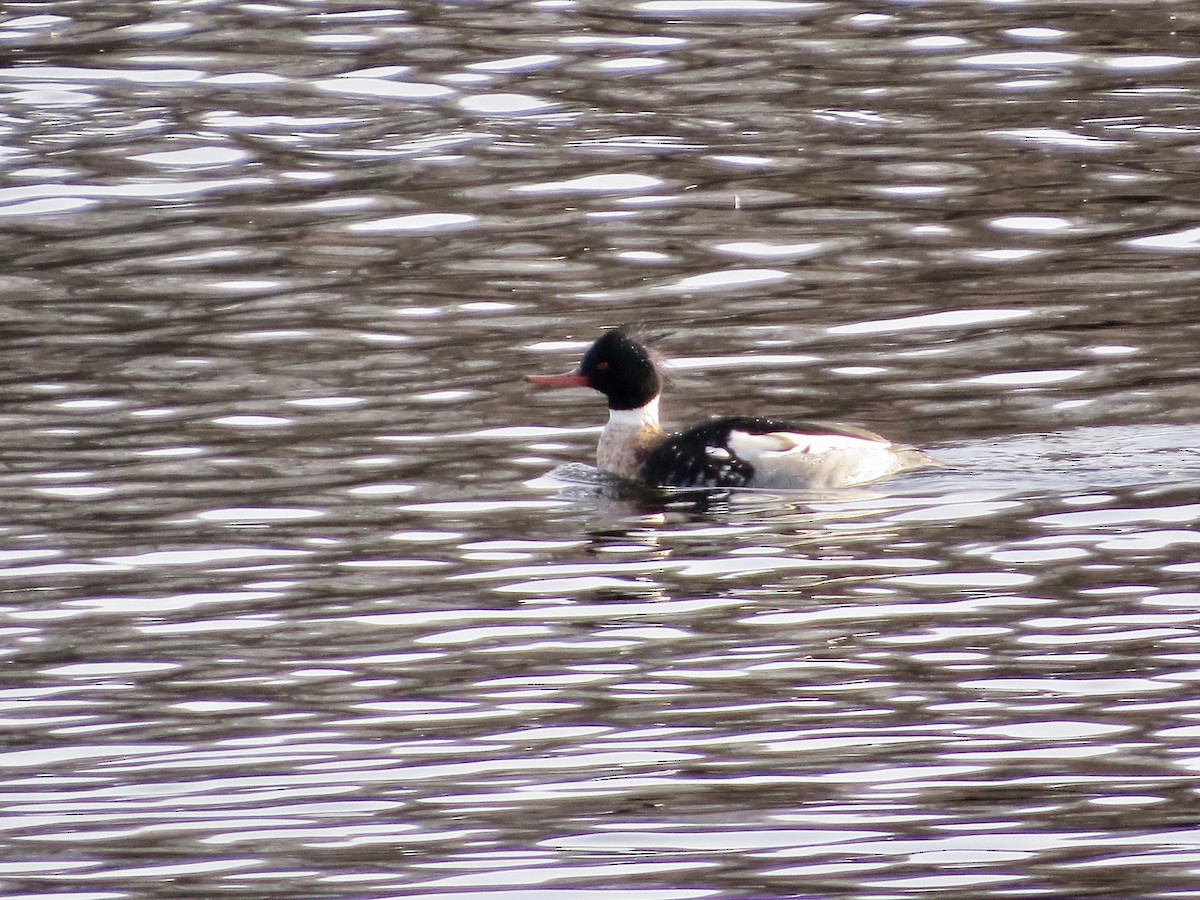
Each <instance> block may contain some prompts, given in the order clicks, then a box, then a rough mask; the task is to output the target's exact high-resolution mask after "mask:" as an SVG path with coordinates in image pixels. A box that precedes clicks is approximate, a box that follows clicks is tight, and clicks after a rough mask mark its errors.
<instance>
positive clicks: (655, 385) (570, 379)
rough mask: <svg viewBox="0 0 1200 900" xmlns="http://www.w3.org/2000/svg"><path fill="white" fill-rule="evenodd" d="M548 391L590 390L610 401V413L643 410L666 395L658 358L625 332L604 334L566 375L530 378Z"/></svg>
mask: <svg viewBox="0 0 1200 900" xmlns="http://www.w3.org/2000/svg"><path fill="white" fill-rule="evenodd" d="M525 380H526V381H528V382H530V383H531V384H540V385H543V386H546V387H590V388H592V389H593V390H597V391H599V392H600V393H602V394H603V395H604V396H605V397H607V398H608V408H609V409H641V408H642V407H643V406H645V405H646V404H647V403H649V402H650V401H651V400H653V399H654V398H655V397H657V396H658V395H659V393H661V392H662V378H661V376H660V375H659V373H658V366H657V365H656V364H655V362H654V358H653V357H652V356H651V355H650V351H649V350H647V349H646V348H645V347H644V346H643V345H642V344H641V343H640V342H639V341H636V340H634V339H633V338H632V337H630V335H629V333H628V332H627V331H626V330H625V329H624V328H623V327H622V328H614V329H612V330H611V331H607V332H605V333H604V334H602V335H601V336H600V337H599V339H597V341H596V342H595V343H594V344H592V346H591V347H589V348H588V350H587V352H586V353H585V354H583V360H582V361H581V362H580V363H579V368H578V369H576V370H575V371H574V372H570V373H568V374H566V375H527V376H526V377H525Z"/></svg>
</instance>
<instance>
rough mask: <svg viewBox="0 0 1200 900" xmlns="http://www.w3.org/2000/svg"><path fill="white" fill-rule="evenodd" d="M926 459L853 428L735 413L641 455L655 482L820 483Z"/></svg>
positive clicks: (883, 472)
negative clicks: (736, 415) (736, 414)
mask: <svg viewBox="0 0 1200 900" xmlns="http://www.w3.org/2000/svg"><path fill="white" fill-rule="evenodd" d="M931 463H932V460H930V459H929V457H927V456H925V454H923V453H921V452H920V451H918V450H914V449H913V448H911V447H906V446H903V445H899V444H893V443H892V442H890V441H889V440H887V439H886V438H884V437H881V436H880V435H877V434H875V433H873V432H870V431H866V430H863V429H860V428H853V427H850V426H846V425H835V424H830V423H826V422H787V421H783V420H781V419H767V418H751V417H742V416H738V417H733V418H727V419H714V420H713V421H711V422H703V423H701V424H699V425H695V426H693V427H691V428H688V429H687V430H685V431H682V432H679V433H678V434H674V435H671V436H669V437H668V438H667V439H666V440H664V441H663V442H662V443H661V444H660V445H659V446H658V447H657V448H655V450H654V451H653V452H652V453H651V454H650V455H649V456H648V457H647V459H646V461H645V463H644V464H643V469H642V477H643V478H644V480H646V481H648V482H650V483H651V484H656V485H659V486H662V487H764V488H794V489H795V488H799V489H824V488H832V487H847V486H850V485H856V484H866V483H868V482H871V481H877V480H878V479H880V478H886V477H887V476H889V475H894V474H895V473H897V472H902V471H904V470H906V469H914V468H919V467H921V466H926V465H930V464H931Z"/></svg>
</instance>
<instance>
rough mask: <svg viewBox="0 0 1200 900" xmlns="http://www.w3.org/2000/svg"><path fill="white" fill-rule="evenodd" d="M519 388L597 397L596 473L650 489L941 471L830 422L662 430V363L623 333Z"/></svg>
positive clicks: (904, 450)
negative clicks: (584, 391)
mask: <svg viewBox="0 0 1200 900" xmlns="http://www.w3.org/2000/svg"><path fill="white" fill-rule="evenodd" d="M525 380H526V381H527V382H529V383H531V384H534V385H539V386H541V387H548V388H591V389H592V390H594V391H598V392H599V393H601V394H603V395H604V397H605V398H606V399H607V401H608V421H607V423H606V424H605V425H604V429H603V430H602V431H601V433H600V443H599V445H598V446H597V448H596V467H597V468H598V469H600V470H601V471H603V472H606V473H609V474H610V475H614V476H616V477H617V478H620V479H623V480H626V481H633V482H639V483H641V484H643V485H647V486H649V487H653V488H786V489H800V490H825V489H829V488H843V487H853V486H856V485H863V484H869V483H871V482H875V481H879V480H881V479H884V478H888V477H890V476H892V475H895V474H897V473H900V472H904V471H908V470H912V469H918V468H922V467H925V466H931V465H937V463H936V461H935V460H933V459H932V458H931V457H929V456H927V455H926V454H924V453H922V452H921V451H920V450H918V449H916V448H915V447H910V446H908V445H905V444H896V443H893V442H892V441H890V440H888V439H887V438H885V437H882V436H880V435H878V434H875V433H874V432H871V431H867V430H865V429H862V428H857V427H854V426H850V425H841V424H833V423H826V422H814V421H786V420H783V419H775V418H767V417H757V416H732V417H727V418H719V419H712V420H709V421H707V422H701V423H699V424H697V425H692V426H691V427H689V428H685V429H683V430H682V431H678V432H673V433H672V432H668V431H667V430H666V429H664V428H663V426H662V424H661V423H660V421H659V405H660V404H659V401H660V398H661V395H662V387H663V374H662V370H661V368H660V363H659V361H658V358H657V357H656V355H655V354H653V353H652V352H651V351H650V350H649V349H648V348H647V346H646V344H645V343H644V342H643V341H642V340H639V339H638V337H637V336H635V333H634V332H633V330H632V329H630V328H629V327H628V326H620V327H617V328H613V329H610V330H608V331H606V332H605V333H604V334H602V335H601V336H600V337H599V338H597V339H596V341H595V342H594V343H593V344H592V345H591V347H589V348H588V350H587V351H586V352H585V353H584V354H583V359H582V360H581V361H580V363H579V365H578V367H577V368H575V369H573V370H572V371H570V372H567V373H565V374H562V375H527V376H526V377H525Z"/></svg>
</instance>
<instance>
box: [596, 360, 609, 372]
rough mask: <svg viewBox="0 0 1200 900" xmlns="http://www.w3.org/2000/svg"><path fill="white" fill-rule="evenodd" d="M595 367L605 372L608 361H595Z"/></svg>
mask: <svg viewBox="0 0 1200 900" xmlns="http://www.w3.org/2000/svg"><path fill="white" fill-rule="evenodd" d="M596 368H597V369H598V370H599V371H601V372H607V371H608V363H606V362H601V363H596Z"/></svg>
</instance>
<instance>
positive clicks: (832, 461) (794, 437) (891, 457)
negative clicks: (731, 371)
mask: <svg viewBox="0 0 1200 900" xmlns="http://www.w3.org/2000/svg"><path fill="white" fill-rule="evenodd" d="M728 443H729V449H730V450H732V451H733V452H734V453H736V454H737V455H738V456H739V457H741V458H742V459H744V460H745V461H746V462H748V463H750V464H751V465H752V466H754V483H755V485H756V486H762V487H790V486H804V487H808V488H825V487H839V486H845V485H852V484H864V483H866V482H869V481H876V480H877V479H880V478H884V477H886V476H888V475H891V474H892V473H894V472H896V471H899V470H900V469H904V468H908V467H909V466H908V465H906V464H905V461H904V460H903V459H902V457H901V456H899V455H898V454H897V452H896V451H897V450H898V449H900V448H897V447H895V445H893V444H890V443H888V442H886V441H872V440H869V439H867V438H859V437H853V436H850V435H842V434H795V433H793V432H787V431H774V432H770V433H768V434H750V433H748V432H745V431H731V432H730V433H729V441H728Z"/></svg>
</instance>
